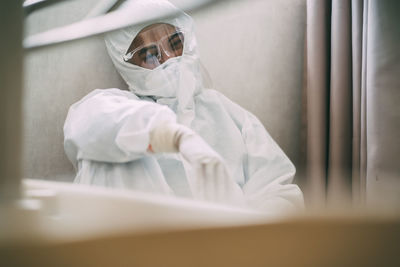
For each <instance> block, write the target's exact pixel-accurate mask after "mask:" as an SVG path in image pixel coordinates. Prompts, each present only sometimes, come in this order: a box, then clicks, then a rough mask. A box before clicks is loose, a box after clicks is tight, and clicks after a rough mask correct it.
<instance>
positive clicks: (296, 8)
mask: <svg viewBox="0 0 400 267" xmlns="http://www.w3.org/2000/svg"><path fill="white" fill-rule="evenodd" d="M96 2H97V1H96V0H85V1H68V2H67V3H63V4H60V5H59V6H56V7H52V8H50V9H48V10H45V11H39V12H37V13H34V14H32V15H31V16H30V17H29V18H28V20H27V28H26V33H27V34H32V33H35V32H39V31H42V30H45V29H49V28H51V27H53V26H59V25H63V24H67V23H69V22H72V21H76V20H79V19H81V18H83V17H84V16H85V14H86V12H87V11H88V10H89V9H90V6H92V5H93V3H96ZM194 18H195V21H196V26H197V27H196V32H197V35H198V42H199V45H200V52H201V55H202V59H203V62H204V64H205V66H206V67H207V68H208V70H209V72H210V74H211V77H212V78H213V81H214V85H215V87H216V89H217V90H219V91H221V92H222V93H224V94H225V95H227V96H228V97H229V98H231V99H232V100H233V101H235V102H237V103H239V104H240V105H242V106H243V107H245V108H246V109H248V110H250V111H252V112H253V113H255V114H256V115H257V116H258V117H259V118H260V120H261V121H262V122H263V123H264V125H265V126H266V127H267V129H268V131H269V132H270V133H271V135H272V136H273V137H274V138H275V140H276V141H277V142H278V143H279V144H280V145H281V147H282V148H283V149H284V151H285V152H286V153H287V154H288V155H289V157H290V158H291V159H292V160H293V161H294V163H295V164H296V162H297V161H298V153H299V138H298V135H299V131H300V108H301V84H302V65H303V63H302V58H303V55H302V54H303V36H304V28H305V0H270V1H268V0H264V1H255V0H251V1H249V0H247V1H232V2H229V3H220V4H217V6H215V7H214V8H212V9H208V10H206V11H202V12H200V13H196V14H194ZM24 82H25V101H24V116H25V130H24V146H25V148H24V164H23V166H24V169H23V171H24V177H31V178H42V179H50V180H71V178H72V176H73V169H72V166H71V164H70V163H69V162H68V160H67V159H66V157H65V155H64V152H63V145H62V143H63V134H62V127H63V123H64V119H65V116H66V112H67V110H68V107H69V106H70V105H71V104H72V103H73V102H75V101H77V100H78V99H80V98H81V97H83V96H84V95H85V94H87V93H88V92H90V91H91V90H93V89H95V88H109V87H118V88H126V86H125V85H124V83H123V81H122V80H121V78H120V77H119V76H118V75H117V73H116V71H115V70H114V68H113V66H112V64H111V61H110V59H109V58H108V56H107V54H106V51H105V47H104V44H103V42H102V39H101V37H93V38H89V39H85V40H81V41H76V42H74V43H68V44H63V45H58V46H55V47H51V48H44V49H38V50H35V51H31V52H29V53H27V55H26V62H25V79H24Z"/></svg>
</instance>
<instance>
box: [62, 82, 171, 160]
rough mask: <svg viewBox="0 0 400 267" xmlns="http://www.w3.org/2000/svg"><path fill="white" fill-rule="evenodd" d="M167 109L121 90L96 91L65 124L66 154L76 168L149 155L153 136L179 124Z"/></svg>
mask: <svg viewBox="0 0 400 267" xmlns="http://www.w3.org/2000/svg"><path fill="white" fill-rule="evenodd" d="M175 121H176V115H175V113H174V112H173V111H172V110H170V109H169V108H168V107H166V106H162V105H159V104H156V103H153V102H149V101H144V100H140V99H139V98H138V97H137V96H136V95H134V94H132V93H130V92H128V91H122V90H120V89H96V90H94V91H92V92H91V93H90V94H88V95H87V96H85V97H84V98H83V99H81V100H80V101H78V102H77V103H75V104H73V105H72V106H71V107H70V109H69V111H68V115H67V118H66V120H65V124H64V150H65V152H66V154H67V156H68V158H69V159H70V161H71V162H72V163H73V165H74V166H75V168H76V167H77V162H78V161H79V160H81V159H87V160H93V161H102V162H111V163H123V162H129V161H133V160H135V159H138V158H140V157H142V156H143V155H145V154H146V153H147V148H148V146H149V132H150V131H151V130H152V129H153V128H154V127H155V126H156V125H158V124H159V123H165V122H175Z"/></svg>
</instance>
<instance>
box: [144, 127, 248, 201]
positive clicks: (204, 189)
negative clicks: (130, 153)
mask: <svg viewBox="0 0 400 267" xmlns="http://www.w3.org/2000/svg"><path fill="white" fill-rule="evenodd" d="M150 145H151V147H152V150H153V151H154V152H156V153H157V152H177V151H179V152H180V153H181V155H182V157H183V158H184V161H187V163H186V164H185V168H186V169H189V171H187V173H188V181H189V184H190V185H191V188H192V193H193V195H194V197H195V198H197V199H202V200H208V201H214V202H220V203H229V204H243V203H244V197H243V192H242V190H241V188H240V187H239V185H238V184H237V183H236V182H235V181H234V180H233V179H232V177H231V175H230V172H229V170H228V168H227V166H226V164H225V162H224V161H223V159H222V158H221V156H219V155H218V153H217V152H215V151H214V150H213V149H212V148H211V147H210V146H209V145H208V144H207V143H206V142H205V141H204V140H203V138H201V137H200V136H199V135H198V134H196V133H195V132H194V131H193V130H191V129H189V128H187V127H185V126H183V125H180V124H175V123H174V124H172V123H169V124H163V125H160V126H158V127H156V128H155V129H154V130H153V131H152V132H151V133H150Z"/></svg>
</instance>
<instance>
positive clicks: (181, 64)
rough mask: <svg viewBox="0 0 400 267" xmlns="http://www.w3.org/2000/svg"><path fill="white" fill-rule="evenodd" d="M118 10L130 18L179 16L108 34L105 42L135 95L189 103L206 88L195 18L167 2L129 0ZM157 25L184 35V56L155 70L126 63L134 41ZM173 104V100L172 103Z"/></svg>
mask: <svg viewBox="0 0 400 267" xmlns="http://www.w3.org/2000/svg"><path fill="white" fill-rule="evenodd" d="M118 9H124V10H126V12H128V13H129V15H130V16H138V15H139V14H152V15H156V14H165V13H166V12H171V13H176V15H175V16H174V17H170V18H166V19H158V20H155V21H151V22H148V23H145V24H141V25H134V26H130V27H127V28H124V29H121V30H117V31H113V32H111V33H108V34H106V35H105V43H106V47H107V50H108V53H109V55H110V57H111V59H112V61H113V63H114V65H115V67H116V68H117V70H118V72H119V73H120V75H121V76H122V78H123V79H124V80H125V82H126V83H127V84H128V86H129V89H130V90H131V91H132V92H133V93H135V94H136V95H138V96H150V97H152V98H153V99H160V98H178V102H181V101H183V102H187V101H186V99H188V98H190V97H192V96H193V94H195V93H196V92H198V91H199V90H200V89H201V88H202V87H203V84H202V83H203V79H202V74H201V70H200V68H201V67H200V61H199V56H198V54H197V42H196V38H195V36H194V33H193V20H192V18H191V17H190V16H189V15H187V14H186V13H184V12H183V11H181V10H180V9H178V8H177V7H175V6H174V5H172V4H171V3H170V2H168V1H166V0H129V1H126V2H124V3H123V4H121V6H119V7H118ZM155 23H167V24H170V25H173V26H175V27H177V28H179V30H182V31H183V32H184V35H185V41H184V51H183V54H182V56H180V57H176V58H172V59H169V60H168V61H167V62H165V63H164V64H162V65H160V66H158V67H157V68H155V69H153V70H149V69H145V68H142V67H139V66H136V65H133V64H131V63H129V62H125V61H124V60H123V56H124V55H125V54H126V52H127V49H128V47H129V46H130V44H131V42H132V40H133V39H134V38H135V37H136V36H137V34H138V33H139V32H140V31H141V30H142V29H144V28H145V27H147V26H149V25H152V24H155ZM161 85H163V86H161ZM164 101H165V100H164ZM171 101H172V100H171V99H170V100H169V102H171ZM172 102H174V101H172ZM175 102H176V101H175ZM164 104H166V103H164ZM176 104H177V103H175V105H176ZM182 104H183V103H182ZM186 104H187V103H186ZM171 105H173V104H172V103H171V104H170V105H169V106H171ZM174 109H176V108H174Z"/></svg>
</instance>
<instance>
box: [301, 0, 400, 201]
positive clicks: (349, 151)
mask: <svg viewBox="0 0 400 267" xmlns="http://www.w3.org/2000/svg"><path fill="white" fill-rule="evenodd" d="M398 14H400V1H397V0H364V1H362V0H353V1H349V0H308V1H307V27H306V41H305V42H306V45H305V65H304V71H305V73H304V74H305V75H304V86H303V113H302V118H303V130H304V131H303V134H302V141H303V142H302V144H303V150H302V152H303V159H304V162H303V164H302V167H303V169H304V170H303V171H304V173H303V174H304V176H303V178H304V181H303V184H305V196H306V201H307V203H308V204H309V206H311V207H321V206H325V205H326V203H328V205H333V206H349V204H350V203H352V204H354V205H356V206H359V205H364V204H368V205H371V206H379V207H381V206H385V207H389V206H393V207H395V206H396V205H395V204H399V203H400V16H399V15H398ZM354 205H353V206H354Z"/></svg>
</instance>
